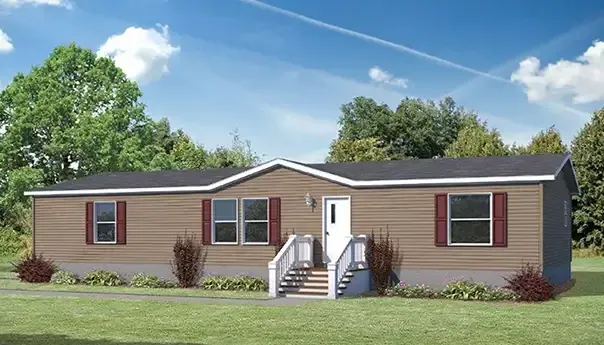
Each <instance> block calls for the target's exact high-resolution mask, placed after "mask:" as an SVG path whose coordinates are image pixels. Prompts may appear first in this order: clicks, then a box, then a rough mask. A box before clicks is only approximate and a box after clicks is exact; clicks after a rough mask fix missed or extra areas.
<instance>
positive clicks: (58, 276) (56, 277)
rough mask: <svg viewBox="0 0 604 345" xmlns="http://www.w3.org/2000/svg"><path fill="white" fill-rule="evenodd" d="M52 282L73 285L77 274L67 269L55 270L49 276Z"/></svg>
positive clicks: (75, 282) (76, 281)
mask: <svg viewBox="0 0 604 345" xmlns="http://www.w3.org/2000/svg"><path fill="white" fill-rule="evenodd" d="M50 282H51V283H52V284H59V285H75V284H77V283H78V276H77V275H76V274H75V273H73V272H69V271H56V272H55V273H54V274H53V275H52V277H51V278H50Z"/></svg>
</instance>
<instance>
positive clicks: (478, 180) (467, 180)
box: [25, 159, 555, 196]
mask: <svg viewBox="0 0 604 345" xmlns="http://www.w3.org/2000/svg"><path fill="white" fill-rule="evenodd" d="M276 166H280V167H285V168H289V169H292V170H295V171H298V172H301V173H306V174H308V175H311V176H314V177H319V178H323V179H325V180H328V181H331V182H335V183H339V184H342V185H345V186H349V187H390V186H413V185H446V184H484V183H510V182H539V181H550V180H554V179H555V175H527V176H500V177H497V176H492V177H462V178H433V179H407V180H373V181H358V180H351V179H349V178H346V177H342V176H339V175H335V174H332V173H328V172H325V171H321V170H317V169H313V168H311V167H308V166H306V165H302V164H298V163H295V162H291V161H287V160H283V159H274V160H272V161H269V162H266V163H264V164H261V165H259V166H257V167H254V168H251V169H248V170H246V171H243V172H241V173H239V174H235V175H233V176H230V177H227V178H225V179H222V180H220V181H217V182H214V183H212V184H210V185H206V186H183V187H153V188H113V189H79V190H49V191H28V192H25V195H28V196H76V195H103V194H138V193H191V192H193V193H194V192H209V191H213V190H215V189H218V188H220V187H223V186H226V185H228V184H231V183H234V182H237V181H239V180H242V179H245V178H247V177H250V176H252V175H255V174H258V173H261V172H263V171H265V170H268V169H271V168H273V167H276Z"/></svg>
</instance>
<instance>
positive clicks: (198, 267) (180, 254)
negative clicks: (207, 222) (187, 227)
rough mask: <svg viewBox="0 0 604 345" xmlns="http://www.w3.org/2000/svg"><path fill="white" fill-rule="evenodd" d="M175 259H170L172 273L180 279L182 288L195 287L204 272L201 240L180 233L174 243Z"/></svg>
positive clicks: (179, 283) (179, 282)
mask: <svg viewBox="0 0 604 345" xmlns="http://www.w3.org/2000/svg"><path fill="white" fill-rule="evenodd" d="M173 251H174V259H173V260H172V261H170V265H171V266H172V274H174V276H175V277H176V279H178V286H179V287H181V288H191V287H195V286H196V285H197V283H198V282H199V279H200V278H201V275H202V273H203V256H202V246H201V242H200V241H198V240H197V239H196V238H195V236H193V235H191V236H189V235H187V233H186V232H185V235H184V236H183V237H181V236H180V235H179V236H177V237H176V243H174V250H173Z"/></svg>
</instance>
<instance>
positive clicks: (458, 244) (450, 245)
mask: <svg viewBox="0 0 604 345" xmlns="http://www.w3.org/2000/svg"><path fill="white" fill-rule="evenodd" d="M447 247H493V244H491V243H484V244H482V243H449V244H447Z"/></svg>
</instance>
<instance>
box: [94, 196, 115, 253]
mask: <svg viewBox="0 0 604 345" xmlns="http://www.w3.org/2000/svg"><path fill="white" fill-rule="evenodd" d="M115 216H116V210H115V202H113V201H110V202H106V201H103V202H95V203H94V243H116V234H115V225H116V224H115V223H116V219H115Z"/></svg>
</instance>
